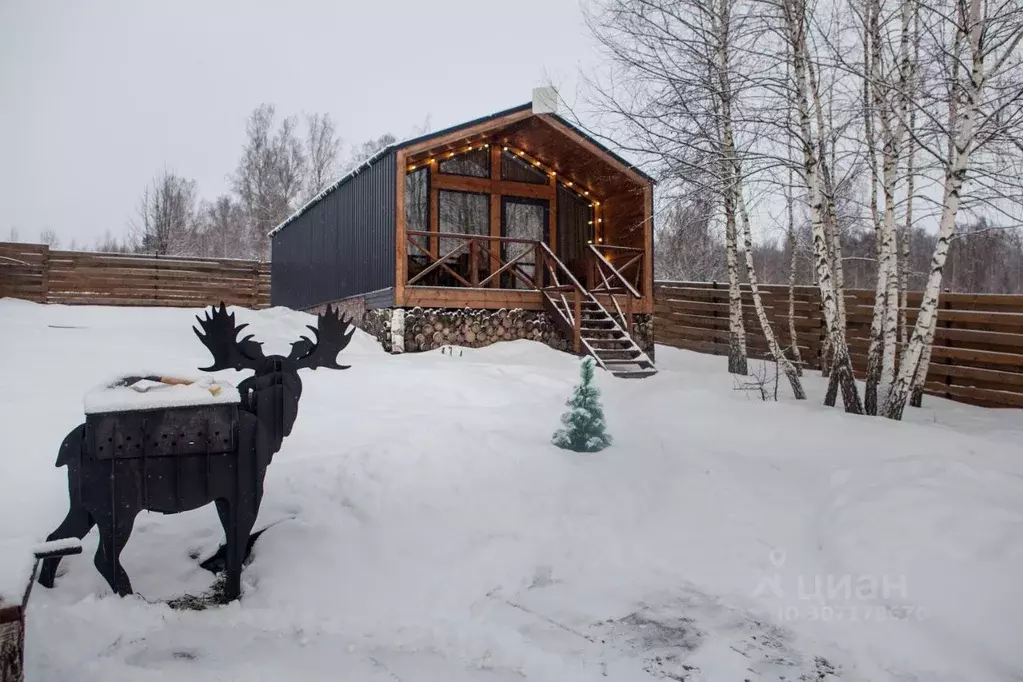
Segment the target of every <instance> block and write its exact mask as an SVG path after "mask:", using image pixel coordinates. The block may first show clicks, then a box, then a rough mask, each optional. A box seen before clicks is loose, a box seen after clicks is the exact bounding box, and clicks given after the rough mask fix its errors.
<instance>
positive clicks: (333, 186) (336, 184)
mask: <svg viewBox="0 0 1023 682" xmlns="http://www.w3.org/2000/svg"><path fill="white" fill-rule="evenodd" d="M406 144H408V140H402V141H401V142H392V143H391V144H389V145H387V146H386V147H384V148H383V149H381V150H380V151H378V152H377V153H376V154H373V155H372V156H371V157H369V158H368V159H366V160H365V161H363V162H362V163H360V164H359V165H358V166H356V167H355V168H353V169H352V170H350V171H348V172H347V173H345V174H344V175H342V176H341V177H339V178H338V179H337V180H335V181H334V182H332V183H330V184H329V185H327V186H326V187H324V188H323V189H322V190H321V191H320V193H319V194H317V195H316V196H314V197H313V198H312V199H310V200H309V201H307V202H305V203H304V204H302V205H301V206H299V207H298V209H297V210H296V211H295V212H294V213H292V214H291V215H289V216H288V217H287V218H285V219H284V220H283V221H282V222H281V224H280V225H278V226H277V227H275V228H274V229H272V230H270V232H268V233H267V235H266V236H267V237H273V236H274V235H275V234H277V233H278V232H280V231H281V230H282V229H283V228H284V226H285V225H287V224H288V223H290V222H292V221H293V220H295V219H296V218H298V217H299V216H300V215H302V214H303V213H305V212H306V211H308V210H309V209H310V208H312V207H313V205H314V204H316V203H318V202H319V201H320V200H321V199H323V198H324V197H325V196H327V195H328V194H330V193H331V192H333V191H334V190H336V189H337V188H338V187H340V186H341V185H343V184H345V183H346V182H348V181H349V180H351V179H352V178H354V177H355V176H356V175H358V174H359V173H360V172H361V171H362V169H363V168H369V167H370V166H372V165H373V164H374V163H376V162H377V160H378V159H380V158H382V157H384V156H386V155H387V154H389V153H390V152H391V151H393V150H395V149H397V148H398V147H402V146H404V145H406Z"/></svg>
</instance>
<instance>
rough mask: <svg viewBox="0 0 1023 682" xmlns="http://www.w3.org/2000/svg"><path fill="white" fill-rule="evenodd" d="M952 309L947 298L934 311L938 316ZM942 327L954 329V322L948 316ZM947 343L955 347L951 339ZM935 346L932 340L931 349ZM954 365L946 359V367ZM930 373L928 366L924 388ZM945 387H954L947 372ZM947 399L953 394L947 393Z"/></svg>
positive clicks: (950, 359)
mask: <svg viewBox="0 0 1023 682" xmlns="http://www.w3.org/2000/svg"><path fill="white" fill-rule="evenodd" d="M939 296H940V294H939ZM951 308H952V303H951V301H949V300H948V297H946V298H945V300H944V301H942V302H941V305H939V306H938V310H935V311H934V314H935V315H937V314H938V312H940V311H941V310H942V309H944V310H950V309H951ZM939 319H940V317H939ZM941 325H942V327H943V328H945V329H952V321H951V320H949V319H948V316H947V315H946V316H945V321H944V322H942V323H941ZM935 336H937V335H936V334H935ZM935 340H936V339H935ZM946 343H948V344H949V347H953V346H952V340H951V339H948V340H947V341H946ZM933 346H934V340H932V341H931V347H932V349H933ZM932 352H933V350H932ZM952 363H953V360H952V358H949V357H946V358H945V363H944V364H946V365H951V364H952ZM930 371H931V368H930V365H928V366H927V369H926V371H925V373H924V386H926V385H927V374H929V373H930ZM945 387H946V388H951V387H952V377H951V376H950V375H949V374H948V372H945ZM921 388H922V387H921ZM945 397H946V398H951V397H952V394H951V393H949V392H948V391H946V392H945Z"/></svg>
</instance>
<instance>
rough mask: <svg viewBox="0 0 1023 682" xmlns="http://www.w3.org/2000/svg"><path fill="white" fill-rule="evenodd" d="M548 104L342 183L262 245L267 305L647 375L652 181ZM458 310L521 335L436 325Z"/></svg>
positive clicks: (399, 336) (410, 151) (374, 160)
mask: <svg viewBox="0 0 1023 682" xmlns="http://www.w3.org/2000/svg"><path fill="white" fill-rule="evenodd" d="M556 101H557V96H556V92H554V91H552V90H550V89H546V88H540V89H538V90H537V91H535V92H534V99H533V102H532V103H530V104H525V105H522V106H518V107H515V108H513V109H508V110H505V111H501V112H498V113H495V114H491V115H489V116H485V117H483V118H479V119H476V120H473V121H469V122H468V123H463V124H461V125H458V126H454V127H452V128H448V129H446V130H441V131H438V132H435V133H430V134H427V135H423V136H421V137H417V138H414V139H411V140H406V141H404V142H399V143H395V144H392V145H390V146H388V147H386V148H385V149H382V150H381V151H380V152H378V153H377V154H375V155H373V157H371V158H370V159H368V160H367V161H366V162H364V163H363V164H362V165H361V166H360V167H359V168H357V169H355V170H354V171H352V172H350V173H348V174H347V175H345V176H344V177H342V178H340V179H339V180H337V181H336V182H335V183H333V184H332V185H330V186H329V187H328V188H327V189H325V190H324V191H323V192H321V193H320V195H319V196H317V197H316V198H314V199H313V200H312V201H310V202H308V203H307V204H306V205H305V206H303V207H301V208H300V209H299V210H298V211H296V212H295V213H294V214H293V215H292V216H290V217H289V218H288V219H287V220H285V221H284V222H283V223H281V224H280V225H279V226H277V227H276V228H275V229H274V230H273V231H272V232H271V233H270V236H271V268H270V272H271V303H272V304H273V305H283V306H287V307H290V308H295V309H301V310H308V309H314V308H317V307H319V306H322V305H325V304H329V303H336V302H340V303H341V305H343V306H348V307H349V308H351V309H352V310H355V311H357V313H358V315H357V317H359V318H361V319H363V327H364V328H366V329H367V330H369V331H371V332H372V333H374V334H376V335H377V336H378V338H380V339H381V341H382V343H384V345H385V347H389V349H391V350H392V351H395V352H400V351H411V350H423V349H427V348H432V347H435V346H436V345H438V344H441V343H444V342H450V343H453V344H458V343H462V344H465V345H484V344H485V343H487V342H490V341H494V340H499V339H501V338H535V339H537V340H543V341H545V342H550V343H551V345H553V346H555V347H562V348H565V349H566V350H572V351H574V352H576V353H588V354H591V355H593V356H594V357H595V358H596V360H597V362H598V364H599V365H600V366H602V367H605V368H606V369H609V370H611V371H612V372H614V373H616V374H620V375H622V376H646V375H647V374H650V373H653V371H654V370H653V363H652V359H651V358H652V350H653V344H652V337H653V334H652V328H651V324H652V323H651V314H652V312H653V180H652V179H651V178H650V177H649V176H647V175H646V174H644V173H643V172H642V171H640V170H638V169H637V168H634V167H633V166H631V165H630V164H629V163H628V162H626V161H625V160H623V159H622V158H621V157H619V156H617V155H616V154H614V153H613V152H611V151H610V150H608V149H607V148H606V147H604V146H603V145H601V144H600V143H598V142H597V141H595V140H594V139H593V138H592V137H590V136H588V135H587V134H586V133H584V132H583V131H582V130H580V129H578V128H577V127H575V126H573V125H572V124H571V123H569V122H568V121H567V120H565V119H564V118H562V117H561V116H559V115H558V114H557V112H556V106H555V103H556ZM423 309H427V310H429V311H432V312H430V319H429V320H428V322H429V323H432V324H429V326H428V328H426V332H427V333H426V334H423V329H424V325H423V324H422V323H423V320H418V319H410V320H409V321H410V322H411V323H413V324H415V325H419V328H418V329H404V328H402V326H403V324H404V321H405V317H406V315H407V314H412V315H413V318H414V316H415V315H418V316H419V317H422V316H423ZM467 310H468V311H472V312H473V315H474V316H475V318H477V319H476V322H475V323H476V324H478V323H479V319H478V318H480V317H483V318H484V326H486V318H487V316H488V315H490V314H497V313H499V314H501V315H502V322H503V319H504V317H503V316H506V315H507V314H508V311H510V310H514V311H516V323H515V325H514V329H515V330H516V331H515V333H513V334H509V333H507V332H500V331H496V332H494V333H488V332H486V331H480V330H477V331H476V332H473V331H471V330H470V329H469V328H470V327H471V326H472V324H473V322H471V321H469V320H465V321H464V323H465V325H467V326H466V327H465V329H466V330H467V331H465V332H459V331H455V332H454V333H453V334H449V333H448V332H449V331H450V329H452V328H453V329H456V330H457V329H461V327H459V324H460V323H459V322H458V321H457V320H456V321H455V322H454V324H453V326H451V325H448V324H447V323H444V325H443V329H435V327H439V326H442V325H441V324H440V323H438V322H437V316H438V315H440V316H442V317H443V316H444V314H445V312H446V311H450V313H451V315H457V314H458V312H459V311H463V312H464V311H467ZM364 311H365V312H364ZM399 311H401V312H399ZM486 311H490V312H489V313H488V312H486ZM445 319H446V318H445ZM381 320H386V324H383V325H382V324H381V323H380V321H381ZM520 323H521V324H520ZM502 326H504V327H508V325H507V324H502ZM520 327H521V328H525V329H526V331H528V332H529V334H525V333H523V334H522V335H520V334H519V332H518V330H519V329H520ZM438 332H440V333H441V336H440V338H436V334H437V333H438ZM420 336H422V338H419V337H420ZM449 337H450V338H449Z"/></svg>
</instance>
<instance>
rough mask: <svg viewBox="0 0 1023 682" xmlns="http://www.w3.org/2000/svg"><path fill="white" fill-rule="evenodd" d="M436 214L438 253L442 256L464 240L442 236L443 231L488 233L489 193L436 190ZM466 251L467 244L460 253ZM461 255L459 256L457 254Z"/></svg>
mask: <svg viewBox="0 0 1023 682" xmlns="http://www.w3.org/2000/svg"><path fill="white" fill-rule="evenodd" d="M438 195H439V196H438V202H439V203H438V216H439V218H438V219H439V221H440V225H439V226H438V228H439V231H440V232H441V233H442V234H441V239H440V253H439V254H437V255H439V256H443V255H444V254H445V253H448V252H449V251H451V250H452V249H454V248H455V247H457V246H459V245H461V244H467V242H466V241H465V240H462V239H453V238H444V236H443V233H445V232H448V233H456V234H475V235H484V236H485V235H489V234H490V195H489V194H476V193H474V192H454V191H449V190H441V191H440V192H438ZM467 253H468V245H467V246H466V250H465V251H463V253H462V255H463V256H465V257H468V256H466V255H465V254H467ZM459 257H461V256H459Z"/></svg>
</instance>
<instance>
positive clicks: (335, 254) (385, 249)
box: [270, 151, 397, 309]
mask: <svg viewBox="0 0 1023 682" xmlns="http://www.w3.org/2000/svg"><path fill="white" fill-rule="evenodd" d="M396 171H397V169H396V168H395V153H394V152H393V151H392V152H391V153H390V154H386V155H384V156H382V157H381V158H380V159H378V160H377V161H376V162H375V163H373V164H372V165H371V166H369V167H367V168H364V169H363V170H362V171H360V172H359V173H358V174H356V175H355V176H353V177H352V178H350V179H349V180H347V181H345V182H344V183H343V184H341V185H340V186H339V187H338V188H337V189H335V190H334V191H333V192H330V193H329V194H328V195H327V196H325V197H323V199H321V200H320V201H318V202H317V203H316V204H314V205H313V206H311V207H310V208H309V209H308V210H306V211H305V213H303V214H302V215H300V216H299V217H298V218H296V219H295V220H294V221H292V222H291V223H290V224H288V225H286V226H285V227H284V228H283V229H282V230H280V231H279V232H278V233H277V234H275V235H274V236H273V241H272V249H273V250H272V251H271V254H270V303H271V304H272V305H280V306H286V307H288V308H294V309H302V308H310V307H312V306H315V305H319V304H321V303H326V302H328V301H334V300H337V299H341V298H346V297H348V296H354V295H357V294H364V293H368V292H371V291H378V290H380V289H385V288H388V287H393V286H394V277H395V273H394V248H395V247H394V234H395V215H394V211H395V196H394V190H395V182H396V179H395V178H396V177H397V175H396Z"/></svg>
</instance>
